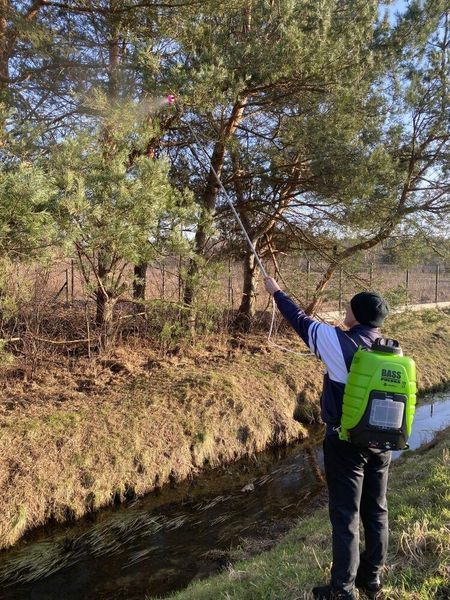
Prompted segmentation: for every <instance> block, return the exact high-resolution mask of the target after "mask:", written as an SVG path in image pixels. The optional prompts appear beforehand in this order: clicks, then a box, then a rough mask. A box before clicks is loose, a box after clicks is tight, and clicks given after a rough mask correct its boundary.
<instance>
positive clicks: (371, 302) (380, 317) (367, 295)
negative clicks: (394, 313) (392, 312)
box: [350, 292, 389, 327]
mask: <svg viewBox="0 0 450 600" xmlns="http://www.w3.org/2000/svg"><path fill="white" fill-rule="evenodd" d="M350 306H351V307H352V311H353V314H354V316H355V319H356V320H357V321H358V322H359V323H361V325H371V326H372V327H379V326H380V325H382V324H383V321H384V320H385V318H386V317H387V316H388V314H389V306H388V305H387V302H386V300H384V299H383V298H382V297H381V296H380V295H379V294H375V293H374V292H360V293H359V294H356V296H353V298H352V299H351V300H350Z"/></svg>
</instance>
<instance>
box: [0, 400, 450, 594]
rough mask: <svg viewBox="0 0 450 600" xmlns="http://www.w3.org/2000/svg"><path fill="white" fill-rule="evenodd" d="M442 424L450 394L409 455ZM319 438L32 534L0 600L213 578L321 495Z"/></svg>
mask: <svg viewBox="0 0 450 600" xmlns="http://www.w3.org/2000/svg"><path fill="white" fill-rule="evenodd" d="M449 425H450V395H449V394H448V393H447V394H443V395H435V396H433V397H430V398H428V399H425V400H423V402H422V404H421V405H420V406H419V407H418V408H417V411H416V417H415V420H414V426H413V435H412V436H411V438H410V446H411V449H414V448H417V447H419V446H420V445H422V444H424V443H427V442H429V441H431V439H432V438H433V437H434V435H435V433H436V432H437V431H439V430H441V429H444V428H445V427H446V426H449ZM322 437H323V429H322V427H319V426H315V427H311V428H310V437H309V439H308V440H307V441H306V442H302V443H299V444H296V445H295V446H292V447H289V448H283V449H277V450H272V451H266V452H263V453H261V454H259V455H257V456H255V457H253V458H251V459H243V460H241V461H239V462H237V463H235V464H233V465H230V466H229V467H225V468H221V469H216V470H211V471H209V472H206V473H205V474H203V475H201V476H199V477H198V478H196V479H194V480H192V481H187V482H183V483H182V484H179V485H177V486H176V487H170V486H165V487H164V488H162V489H161V490H159V491H157V492H153V493H151V494H148V495H147V496H145V497H144V498H141V499H138V500H135V501H133V502H129V503H128V504H126V505H120V506H113V507H109V508H105V509H102V510H101V511H99V512H97V513H95V514H92V515H89V516H88V517H85V518H83V519H81V520H79V521H77V522H75V523H69V524H65V525H60V524H51V525H48V526H46V527H42V528H40V529H37V530H35V531H33V532H31V533H30V534H28V535H27V536H26V537H25V538H24V539H23V540H21V541H20V542H18V543H17V544H16V545H15V546H14V548H12V549H11V550H8V551H5V552H2V553H0V600H106V599H108V600H125V599H126V600H144V598H145V597H146V596H147V597H149V596H160V597H161V596H162V597H163V596H165V595H168V594H169V593H171V592H173V591H175V590H179V589H181V588H183V587H185V586H186V585H187V584H188V583H189V582H190V581H192V580H193V579H198V578H204V577H207V576H208V575H211V574H212V573H214V572H217V571H218V570H220V569H221V568H224V567H226V566H227V560H226V555H227V554H226V552H227V550H229V549H230V548H236V547H237V546H239V544H240V543H242V540H243V539H246V538H247V539H252V538H261V536H263V537H264V535H266V537H267V536H269V537H270V532H272V535H273V532H274V531H276V529H277V526H278V527H279V529H280V531H282V530H283V524H286V523H292V520H293V519H295V518H296V517H299V516H301V515H302V513H305V511H307V510H308V508H309V510H311V506H312V505H313V504H312V503H313V501H314V498H315V497H317V496H318V494H319V493H320V492H321V491H322V490H323V486H324V483H323V477H322V466H323V465H322V451H321V440H322ZM393 454H394V458H396V457H397V456H398V455H399V454H401V453H400V452H395V453H393ZM285 527H286V528H287V525H285Z"/></svg>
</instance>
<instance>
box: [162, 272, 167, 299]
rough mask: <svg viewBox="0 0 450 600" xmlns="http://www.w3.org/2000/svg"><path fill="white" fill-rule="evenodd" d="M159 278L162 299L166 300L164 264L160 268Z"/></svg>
mask: <svg viewBox="0 0 450 600" xmlns="http://www.w3.org/2000/svg"><path fill="white" fill-rule="evenodd" d="M161 276H162V299H163V300H165V299H166V267H165V265H164V263H163V264H162V266H161Z"/></svg>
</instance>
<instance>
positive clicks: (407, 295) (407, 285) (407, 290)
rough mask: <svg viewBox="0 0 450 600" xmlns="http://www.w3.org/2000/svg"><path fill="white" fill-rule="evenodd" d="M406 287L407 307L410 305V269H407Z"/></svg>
mask: <svg viewBox="0 0 450 600" xmlns="http://www.w3.org/2000/svg"><path fill="white" fill-rule="evenodd" d="M405 287H406V302H405V304H406V306H408V304H409V269H406V277H405Z"/></svg>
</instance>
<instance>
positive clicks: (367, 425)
mask: <svg viewBox="0 0 450 600" xmlns="http://www.w3.org/2000/svg"><path fill="white" fill-rule="evenodd" d="M415 406H416V366H415V363H414V361H413V360H412V358H409V357H408V356H403V352H402V349H401V348H400V346H399V343H398V341H397V340H385V339H382V338H378V339H377V340H375V342H374V343H373V344H372V348H371V349H370V350H365V349H362V348H358V350H357V351H356V353H355V355H354V357H353V361H352V364H351V368H350V373H349V376H348V380H347V383H346V385H345V390H344V400H343V407H342V420H341V429H340V434H339V437H340V439H341V440H346V441H349V442H351V443H353V444H355V445H357V446H362V447H365V448H379V449H381V450H402V449H404V448H407V447H408V444H407V441H408V438H409V436H410V434H411V427H412V422H413V418H414V413H415Z"/></svg>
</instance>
